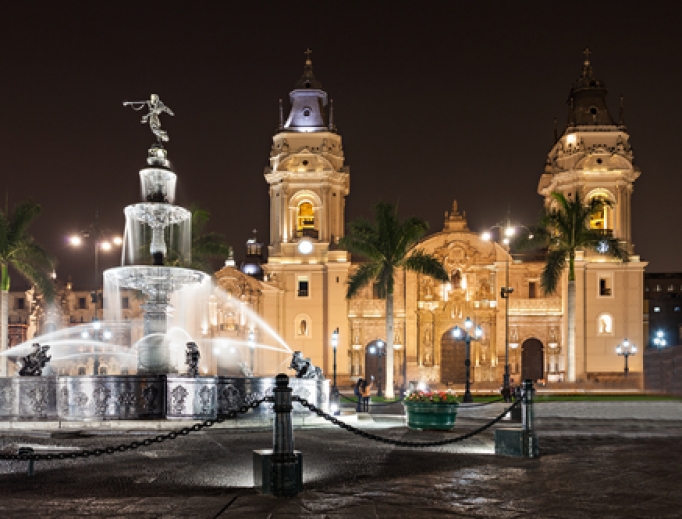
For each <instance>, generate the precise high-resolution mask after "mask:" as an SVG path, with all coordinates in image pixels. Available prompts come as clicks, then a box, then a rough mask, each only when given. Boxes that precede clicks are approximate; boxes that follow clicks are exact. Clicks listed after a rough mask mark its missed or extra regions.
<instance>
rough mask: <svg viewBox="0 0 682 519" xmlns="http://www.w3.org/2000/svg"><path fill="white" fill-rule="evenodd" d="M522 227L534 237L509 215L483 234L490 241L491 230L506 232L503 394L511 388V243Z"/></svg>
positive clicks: (512, 290) (502, 290) (529, 235)
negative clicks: (517, 230) (516, 223)
mask: <svg viewBox="0 0 682 519" xmlns="http://www.w3.org/2000/svg"><path fill="white" fill-rule="evenodd" d="M517 227H520V228H522V229H525V230H526V232H528V238H529V239H533V234H532V233H531V232H530V229H528V227H526V226H525V225H513V224H512V223H511V221H510V220H509V217H507V220H506V221H505V222H504V224H497V225H493V226H492V227H490V229H489V230H488V231H486V232H484V233H483V234H482V235H481V238H482V239H483V240H485V241H490V240H491V239H492V234H491V231H492V230H493V229H499V231H500V232H502V233H503V234H504V238H503V239H502V243H503V245H504V247H505V249H506V251H507V259H506V262H505V263H506V264H505V281H504V285H505V286H503V287H502V288H501V289H500V297H501V298H502V299H504V302H505V303H504V328H505V330H504V375H503V377H502V388H503V394H505V395H507V394H509V391H510V388H509V296H510V295H511V294H512V293H513V292H514V289H513V288H512V287H510V286H509V256H510V254H511V252H510V243H511V239H512V237H514V235H515V234H516V228H517Z"/></svg>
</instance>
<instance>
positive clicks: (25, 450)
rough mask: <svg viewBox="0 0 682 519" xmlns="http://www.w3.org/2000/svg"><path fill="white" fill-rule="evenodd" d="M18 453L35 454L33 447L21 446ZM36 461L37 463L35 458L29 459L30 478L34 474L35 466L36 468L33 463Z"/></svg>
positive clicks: (24, 454) (23, 454)
mask: <svg viewBox="0 0 682 519" xmlns="http://www.w3.org/2000/svg"><path fill="white" fill-rule="evenodd" d="M17 454H18V455H19V456H26V455H31V454H33V449H32V448H31V447H21V448H20V449H19V450H18V451H17ZM34 463H35V460H34V459H33V458H29V459H28V477H29V478H30V477H32V476H33V468H34V465H33V464H34Z"/></svg>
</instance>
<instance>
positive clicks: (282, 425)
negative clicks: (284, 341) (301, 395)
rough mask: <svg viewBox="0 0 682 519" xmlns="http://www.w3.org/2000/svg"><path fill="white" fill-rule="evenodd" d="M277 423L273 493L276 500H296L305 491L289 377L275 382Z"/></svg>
mask: <svg viewBox="0 0 682 519" xmlns="http://www.w3.org/2000/svg"><path fill="white" fill-rule="evenodd" d="M273 393H274V398H275V408H274V411H275V423H274V427H273V431H272V465H271V469H270V475H271V483H270V489H271V492H272V494H273V495H275V496H287V497H293V496H295V495H297V494H298V493H299V491H300V490H301V484H300V483H301V479H302V478H301V466H300V461H299V458H298V456H296V453H294V424H293V422H292V419H291V412H292V411H293V409H294V407H293V404H292V402H291V388H290V387H289V377H288V376H287V375H285V374H283V373H280V374H279V375H277V377H276V378H275V389H274V391H273Z"/></svg>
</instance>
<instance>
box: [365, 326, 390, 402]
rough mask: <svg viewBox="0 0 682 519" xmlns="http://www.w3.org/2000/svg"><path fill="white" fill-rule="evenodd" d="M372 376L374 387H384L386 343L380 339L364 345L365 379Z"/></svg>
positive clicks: (369, 378)
mask: <svg viewBox="0 0 682 519" xmlns="http://www.w3.org/2000/svg"><path fill="white" fill-rule="evenodd" d="M372 377H374V387H375V389H377V390H378V389H379V385H378V384H379V383H381V388H382V389H384V390H385V389H386V343H385V342H384V341H382V340H381V339H377V340H375V341H372V342H370V343H369V344H368V345H367V346H365V377H364V378H365V380H371V379H372Z"/></svg>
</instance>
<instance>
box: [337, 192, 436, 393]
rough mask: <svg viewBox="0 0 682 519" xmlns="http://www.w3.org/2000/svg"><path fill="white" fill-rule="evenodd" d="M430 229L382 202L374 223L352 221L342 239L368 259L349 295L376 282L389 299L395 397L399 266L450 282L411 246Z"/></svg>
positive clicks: (389, 364) (389, 368)
mask: <svg viewBox="0 0 682 519" xmlns="http://www.w3.org/2000/svg"><path fill="white" fill-rule="evenodd" d="M427 229H428V224H427V223H426V222H425V221H424V220H422V219H420V218H416V217H412V218H408V219H407V220H405V221H403V222H401V221H399V220H398V215H397V214H396V209H395V207H393V205H391V204H387V203H384V202H380V203H378V204H377V205H376V207H375V222H374V223H370V222H368V221H367V220H365V219H363V218H360V219H358V220H356V221H354V222H351V223H350V224H349V226H348V233H347V234H346V236H344V237H343V238H341V240H340V245H341V247H343V248H344V249H346V250H348V251H350V252H353V253H357V254H359V255H361V256H364V257H365V258H367V260H368V262H367V263H363V264H362V265H360V268H358V270H357V271H356V272H355V273H354V274H353V275H352V276H351V278H350V279H349V281H348V290H347V293H346V298H347V299H350V298H352V297H353V296H355V295H356V294H357V293H358V291H359V290H360V289H361V288H362V287H364V286H365V285H367V284H368V283H370V282H372V281H374V282H375V283H376V284H377V291H378V295H379V297H380V298H381V299H385V300H386V396H387V397H389V398H393V397H394V396H395V393H394V391H393V286H394V278H395V274H396V270H397V269H401V268H402V269H405V270H409V271H412V272H417V273H420V274H426V275H428V276H431V277H433V278H435V279H437V280H439V281H448V274H447V272H446V271H445V269H444V268H443V265H442V264H441V263H440V262H439V261H438V259H436V258H435V257H434V256H431V255H430V254H427V253H426V252H424V251H423V250H422V249H412V247H413V246H414V245H415V244H416V243H417V242H418V241H419V239H420V238H421V237H422V236H423V235H424V233H425V232H426V230H427Z"/></svg>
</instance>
